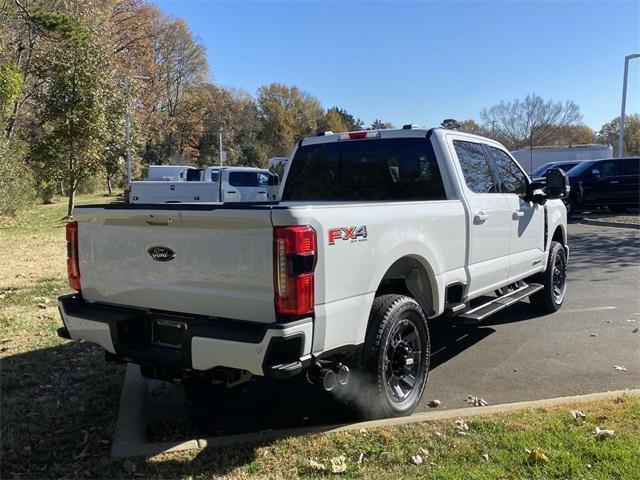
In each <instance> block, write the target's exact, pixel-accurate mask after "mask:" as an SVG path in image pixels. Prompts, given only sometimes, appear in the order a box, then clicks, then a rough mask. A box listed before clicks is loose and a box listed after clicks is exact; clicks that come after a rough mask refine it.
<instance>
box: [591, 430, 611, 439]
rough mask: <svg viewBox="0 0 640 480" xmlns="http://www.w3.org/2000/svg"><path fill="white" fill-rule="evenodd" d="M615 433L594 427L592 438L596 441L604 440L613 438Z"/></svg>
mask: <svg viewBox="0 0 640 480" xmlns="http://www.w3.org/2000/svg"><path fill="white" fill-rule="evenodd" d="M614 435H615V432H614V431H613V430H607V429H601V428H600V427H596V429H595V430H594V431H593V436H594V437H596V439H598V440H604V439H605V438H609V437H613V436H614Z"/></svg>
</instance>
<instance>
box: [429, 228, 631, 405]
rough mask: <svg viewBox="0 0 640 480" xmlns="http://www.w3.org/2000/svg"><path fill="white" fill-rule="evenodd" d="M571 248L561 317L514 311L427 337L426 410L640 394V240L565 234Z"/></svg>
mask: <svg viewBox="0 0 640 480" xmlns="http://www.w3.org/2000/svg"><path fill="white" fill-rule="evenodd" d="M569 245H570V248H571V254H570V259H569V267H568V281H569V283H568V291H567V297H566V300H565V303H564V305H563V308H562V309H561V310H560V311H558V312H556V313H555V314H552V315H546V316H542V317H539V316H537V315H536V314H535V312H533V311H532V309H531V308H530V306H529V304H528V303H525V302H521V303H520V304H518V305H516V306H514V307H513V308H511V309H507V310H504V311H502V312H500V313H498V314H496V315H495V316H493V317H491V318H489V319H488V320H486V321H485V322H483V323H481V324H479V325H478V326H476V327H475V328H470V329H466V330H460V331H458V329H455V328H453V329H452V328H449V327H447V328H442V329H441V328H436V329H434V332H433V334H434V335H433V336H434V345H433V351H434V354H433V362H434V365H433V367H435V368H433V370H432V372H431V374H430V378H429V384H428V386H427V391H426V393H425V396H424V399H423V403H424V404H426V402H428V400H430V399H432V398H438V399H439V400H441V401H442V406H443V407H444V408H455V407H461V406H464V405H465V404H464V400H465V399H466V396H467V395H469V394H471V395H478V396H481V397H482V398H484V399H485V400H487V401H488V402H490V403H492V404H495V403H504V402H514V401H521V400H536V399H541V398H550V397H557V396H566V395H578V394H582V393H590V392H599V391H606V390H618V389H623V388H625V387H629V388H631V387H636V388H637V387H638V386H640V334H638V333H635V334H634V333H631V332H632V330H633V329H634V328H636V327H640V232H638V231H637V230H630V229H621V228H611V227H596V226H587V225H580V224H570V225H569ZM630 320H631V321H630ZM592 335H595V336H592ZM438 338H440V340H439V341H438ZM615 365H619V366H624V367H625V368H626V369H627V371H617V370H615V369H614V366H615ZM516 370H517V371H516ZM424 408H426V407H424V406H423V409H424Z"/></svg>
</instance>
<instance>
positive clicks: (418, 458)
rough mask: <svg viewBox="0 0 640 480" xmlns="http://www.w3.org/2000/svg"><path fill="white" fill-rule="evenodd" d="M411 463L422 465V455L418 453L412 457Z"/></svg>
mask: <svg viewBox="0 0 640 480" xmlns="http://www.w3.org/2000/svg"><path fill="white" fill-rule="evenodd" d="M411 463H413V464H414V465H422V457H421V456H420V455H418V454H416V455H413V456H412V457H411Z"/></svg>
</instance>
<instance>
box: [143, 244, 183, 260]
mask: <svg viewBox="0 0 640 480" xmlns="http://www.w3.org/2000/svg"><path fill="white" fill-rule="evenodd" d="M147 253H148V254H149V256H150V257H151V258H153V259H154V260H155V261H156V262H168V261H169V260H173V259H174V258H175V257H176V252H174V251H173V250H171V249H170V248H169V247H160V246H157V247H151V248H150V249H149V250H147Z"/></svg>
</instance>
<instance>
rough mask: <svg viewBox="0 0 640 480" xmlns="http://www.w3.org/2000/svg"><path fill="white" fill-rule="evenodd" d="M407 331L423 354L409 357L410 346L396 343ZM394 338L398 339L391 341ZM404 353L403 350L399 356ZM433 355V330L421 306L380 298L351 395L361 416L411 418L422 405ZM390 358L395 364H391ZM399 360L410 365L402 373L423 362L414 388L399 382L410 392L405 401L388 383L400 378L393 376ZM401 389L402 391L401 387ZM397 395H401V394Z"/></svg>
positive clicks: (395, 297)
mask: <svg viewBox="0 0 640 480" xmlns="http://www.w3.org/2000/svg"><path fill="white" fill-rule="evenodd" d="M407 322H408V323H407ZM398 330H400V332H398ZM403 331H404V332H409V335H408V336H409V337H411V338H412V339H416V338H417V342H419V343H417V344H418V345H419V346H420V350H419V353H418V351H417V350H414V351H413V352H412V353H409V354H407V353H406V351H409V352H411V351H412V350H411V348H410V347H411V345H410V343H406V344H403V343H402V342H397V341H396V342H394V340H397V339H399V338H402V332H403ZM392 334H393V336H394V338H390V336H391V335H392ZM394 343H395V345H396V346H397V347H395V348H394V347H392V345H393V344H394ZM400 349H403V350H402V352H400V354H399V355H398V352H399V351H400ZM403 352H404V354H405V355H404V357H403ZM430 354H431V345H430V340H429V327H428V325H427V318H426V316H425V314H424V312H423V311H422V308H420V305H418V303H417V302H416V301H415V300H414V299H413V298H410V297H407V296H404V295H397V294H388V295H381V296H379V297H376V298H375V300H374V301H373V306H372V307H371V313H370V316H369V324H368V327H367V334H366V338H365V343H364V345H363V346H362V348H361V349H360V351H359V354H358V356H357V359H356V365H355V372H354V373H355V375H353V377H355V378H354V382H353V388H352V390H351V392H352V397H355V398H353V402H352V403H353V406H354V407H355V408H356V410H357V411H358V413H360V415H361V416H364V417H366V418H380V417H394V416H402V415H410V414H411V413H412V412H413V411H414V410H415V408H416V406H417V405H418V403H419V401H420V398H421V397H422V393H423V392H424V388H425V386H426V384H427V376H428V372H429V359H430ZM390 356H391V357H393V359H394V361H390ZM398 356H400V357H403V358H404V361H405V362H407V363H405V364H404V366H399V367H398V369H411V368H412V366H413V365H416V363H415V361H416V360H417V359H419V363H418V364H417V368H416V371H415V373H416V375H415V376H413V375H411V377H412V378H415V383H414V385H413V386H412V387H411V388H410V387H409V386H408V384H406V383H403V382H404V381H406V379H405V377H403V380H400V382H399V383H402V386H404V387H406V388H407V390H409V393H407V395H406V398H404V399H399V398H394V393H392V392H391V391H390V390H391V387H390V386H389V382H388V381H389V377H392V378H400V376H394V375H392V374H391V372H390V370H391V365H392V364H397V363H398V362H397V361H396V360H395V359H396V358H397V357H398ZM409 356H411V357H412V358H411V363H410V364H409V363H408V362H409V360H408V359H407V358H408V357H409ZM413 357H415V359H414V358H413ZM396 370H397V369H396ZM406 378H409V377H406ZM409 379H410V378H409ZM392 383H393V382H392ZM397 388H400V389H402V387H401V386H400V384H398V385H397ZM394 392H395V394H397V391H394Z"/></svg>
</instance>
